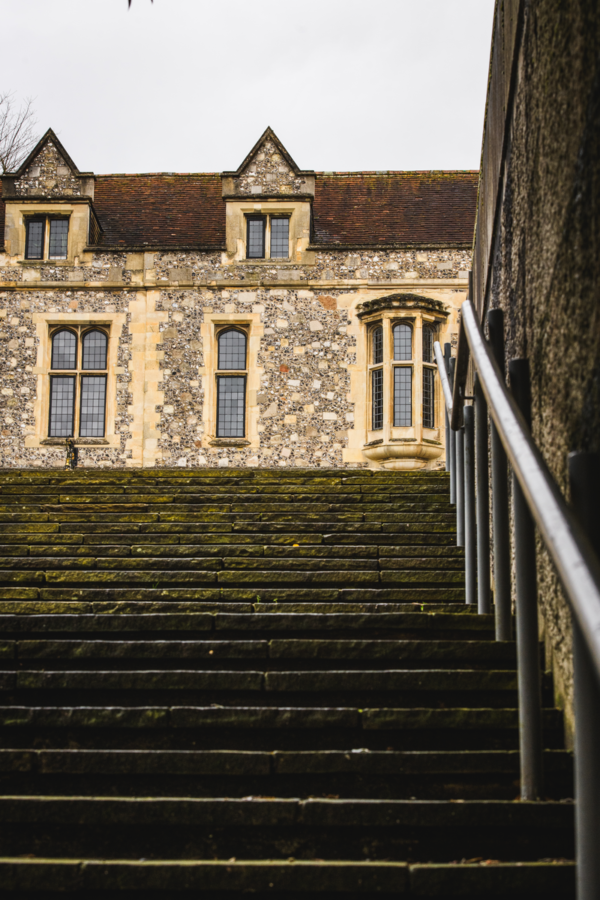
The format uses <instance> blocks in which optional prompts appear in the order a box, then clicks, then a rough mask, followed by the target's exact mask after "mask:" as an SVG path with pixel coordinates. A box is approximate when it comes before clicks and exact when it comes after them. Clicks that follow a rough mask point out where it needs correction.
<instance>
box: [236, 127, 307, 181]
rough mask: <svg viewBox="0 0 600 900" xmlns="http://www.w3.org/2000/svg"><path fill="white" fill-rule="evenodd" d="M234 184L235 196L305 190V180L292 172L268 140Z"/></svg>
mask: <svg viewBox="0 0 600 900" xmlns="http://www.w3.org/2000/svg"><path fill="white" fill-rule="evenodd" d="M234 183H235V191H236V193H237V194H300V193H302V192H303V191H305V190H306V182H305V179H304V178H302V177H298V176H297V175H296V174H295V173H294V172H293V170H292V168H291V166H289V165H288V163H287V162H286V160H285V159H284V157H283V156H282V154H281V153H280V152H279V150H278V149H277V147H276V146H275V144H274V142H273V141H272V140H268V139H267V140H266V141H265V142H264V143H263V145H262V147H261V148H260V149H259V151H258V153H257V154H255V156H253V157H252V159H251V161H250V162H249V163H248V165H247V166H246V168H245V169H244V171H243V172H242V173H241V175H240V176H239V177H238V178H236V179H235V180H234Z"/></svg>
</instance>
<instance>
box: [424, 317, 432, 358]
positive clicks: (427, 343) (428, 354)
mask: <svg viewBox="0 0 600 900" xmlns="http://www.w3.org/2000/svg"><path fill="white" fill-rule="evenodd" d="M423 362H433V328H429V327H428V326H427V325H426V326H425V327H424V328H423Z"/></svg>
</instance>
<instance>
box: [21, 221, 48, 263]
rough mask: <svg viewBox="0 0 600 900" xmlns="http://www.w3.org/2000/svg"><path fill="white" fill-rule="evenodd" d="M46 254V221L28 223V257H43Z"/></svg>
mask: <svg viewBox="0 0 600 900" xmlns="http://www.w3.org/2000/svg"><path fill="white" fill-rule="evenodd" d="M43 255H44V222H43V221H41V220H38V221H33V222H28V223H27V248H26V252H25V258H26V259H42V257H43Z"/></svg>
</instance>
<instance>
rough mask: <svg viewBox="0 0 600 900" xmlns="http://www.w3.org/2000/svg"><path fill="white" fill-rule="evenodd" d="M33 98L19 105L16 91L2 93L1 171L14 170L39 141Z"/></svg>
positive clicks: (0, 112)
mask: <svg viewBox="0 0 600 900" xmlns="http://www.w3.org/2000/svg"><path fill="white" fill-rule="evenodd" d="M36 124H37V123H36V119H35V113H34V110H33V100H32V99H31V98H28V99H26V100H25V101H24V102H23V103H22V105H21V106H17V103H16V102H15V95H14V93H4V94H3V93H0V171H2V172H12V171H14V170H15V169H16V168H17V166H18V164H19V163H20V162H22V160H23V159H24V158H25V157H26V156H27V154H28V153H29V151H30V150H31V149H32V148H33V147H34V146H35V144H36V142H37V141H38V135H37V132H36V130H35V127H36Z"/></svg>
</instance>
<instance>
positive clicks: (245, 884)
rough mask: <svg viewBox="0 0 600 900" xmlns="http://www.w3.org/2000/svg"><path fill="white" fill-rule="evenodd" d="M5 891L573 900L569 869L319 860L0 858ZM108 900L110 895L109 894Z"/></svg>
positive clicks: (561, 865)
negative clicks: (556, 898)
mask: <svg viewBox="0 0 600 900" xmlns="http://www.w3.org/2000/svg"><path fill="white" fill-rule="evenodd" d="M0 878H1V879H2V882H3V884H4V885H5V889H6V890H9V891H35V890H44V891H48V890H52V891H61V892H62V891H71V892H73V891H79V892H83V891H98V890H101V891H110V892H113V893H118V892H119V891H130V890H135V891H136V892H137V891H140V890H146V891H155V890H158V891H168V892H172V891H191V890H195V891H197V890H201V891H203V892H204V891H207V890H210V891H216V892H218V891H226V892H228V893H230V892H232V891H252V892H254V893H257V892H264V893H265V894H266V893H273V892H275V891H277V892H286V893H287V892H293V893H296V892H300V891H304V892H307V893H313V892H316V893H319V894H322V893H324V892H329V893H341V894H344V893H351V894H353V895H355V894H357V893H366V892H368V893H371V894H376V893H389V894H393V895H394V896H410V897H443V898H444V900H446V898H448V897H450V896H460V897H473V898H478V900H479V898H481V897H483V896H485V897H507V896H510V897H518V898H522V897H532V896H534V895H535V893H536V892H537V896H546V895H548V896H551V895H552V893H553V892H554V891H555V890H556V891H557V892H558V894H559V895H560V897H561V898H564V900H570V898H572V897H574V896H575V864H574V863H570V862H564V861H557V862H554V863H553V862H523V863H497V864H494V865H493V866H487V867H486V866H480V865H477V864H475V865H457V864H432V863H421V864H418V863H417V864H412V865H408V863H404V862H354V861H323V860H317V861H313V860H288V861H287V862H283V861H275V860H236V859H230V860H210V861H207V860H156V861H146V860H118V859H116V860H105V859H60V860H53V859H23V858H19V857H15V858H0ZM111 896H112V893H111Z"/></svg>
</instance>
